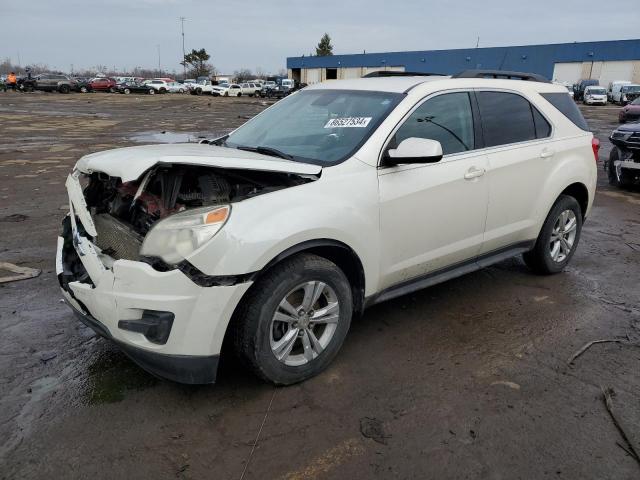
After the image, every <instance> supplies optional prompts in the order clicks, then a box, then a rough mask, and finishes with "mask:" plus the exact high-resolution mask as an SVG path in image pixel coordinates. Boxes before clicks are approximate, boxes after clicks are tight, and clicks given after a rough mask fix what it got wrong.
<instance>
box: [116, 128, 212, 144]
mask: <svg viewBox="0 0 640 480" xmlns="http://www.w3.org/2000/svg"><path fill="white" fill-rule="evenodd" d="M222 135H224V134H221V133H193V132H170V131H168V130H161V131H157V130H156V131H150V132H140V133H135V134H133V135H131V136H130V137H129V139H130V140H133V141H134V142H140V143H198V142H199V141H200V140H205V139H212V138H218V137H221V136H222Z"/></svg>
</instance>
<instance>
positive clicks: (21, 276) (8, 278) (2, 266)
mask: <svg viewBox="0 0 640 480" xmlns="http://www.w3.org/2000/svg"><path fill="white" fill-rule="evenodd" d="M3 270H5V271H8V272H12V273H15V275H5V276H3V277H0V283H9V282H17V281H18V280H26V279H27V278H34V277H37V276H38V275H40V273H41V272H42V270H38V269H37V268H29V267H19V266H18V265H14V264H13V263H8V262H0V272H1V271H3Z"/></svg>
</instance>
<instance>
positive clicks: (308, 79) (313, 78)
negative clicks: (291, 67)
mask: <svg viewBox="0 0 640 480" xmlns="http://www.w3.org/2000/svg"><path fill="white" fill-rule="evenodd" d="M304 73H305V75H304V77H303V79H302V81H303V82H304V83H306V84H308V85H312V84H314V83H318V82H319V81H320V69H319V68H308V69H306V70H304Z"/></svg>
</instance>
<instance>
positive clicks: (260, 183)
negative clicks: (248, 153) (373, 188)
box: [84, 165, 316, 260]
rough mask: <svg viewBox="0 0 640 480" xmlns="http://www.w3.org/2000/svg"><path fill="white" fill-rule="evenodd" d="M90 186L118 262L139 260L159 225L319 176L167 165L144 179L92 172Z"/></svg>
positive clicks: (108, 250) (103, 239) (101, 237)
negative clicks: (199, 209)
mask: <svg viewBox="0 0 640 480" xmlns="http://www.w3.org/2000/svg"><path fill="white" fill-rule="evenodd" d="M88 178H89V181H88V184H87V185H86V187H85V188H84V196H85V200H86V202H87V206H88V207H89V210H90V212H91V216H92V217H93V219H94V222H95V225H96V230H97V232H98V237H97V239H96V244H97V245H98V246H99V247H100V248H101V249H102V251H103V253H105V254H107V255H110V256H111V257H113V258H115V259H119V258H126V259H130V260H137V259H138V256H139V250H140V246H141V245H142V241H143V239H144V236H145V235H146V234H147V233H148V232H149V230H150V229H151V228H152V227H153V225H154V224H155V223H156V222H158V221H159V220H162V219H163V218H165V217H168V216H169V215H172V214H175V213H178V212H182V211H184V210H188V209H192V208H197V207H202V206H215V205H223V204H229V203H234V202H239V201H242V200H245V199H248V198H252V197H255V196H258V195H262V194H265V193H269V192H273V191H276V190H280V189H283V188H288V187H293V186H296V185H300V184H303V183H307V182H309V181H313V180H314V179H315V178H316V177H315V176H305V175H298V174H291V173H283V172H266V171H255V170H240V169H238V170H235V169H220V168H214V167H202V166H192V165H162V166H156V167H154V168H152V169H150V170H149V171H147V172H146V173H145V174H144V175H143V176H142V178H141V179H140V180H137V181H133V182H125V183H123V182H122V181H121V180H120V179H119V178H115V177H110V176H108V175H106V174H103V173H92V174H91V175H90V176H89V177H88Z"/></svg>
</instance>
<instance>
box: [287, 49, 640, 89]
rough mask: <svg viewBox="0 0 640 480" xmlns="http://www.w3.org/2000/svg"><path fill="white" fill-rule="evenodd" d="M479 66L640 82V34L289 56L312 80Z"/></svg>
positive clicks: (292, 71)
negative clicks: (631, 37) (609, 38)
mask: <svg viewBox="0 0 640 480" xmlns="http://www.w3.org/2000/svg"><path fill="white" fill-rule="evenodd" d="M475 68H483V69H492V70H516V71H525V72H533V73H538V74H541V75H544V76H545V77H547V78H549V79H552V80H554V81H558V82H563V83H575V82H577V81H578V80H580V79H583V78H592V79H598V80H600V85H608V84H609V82H611V81H615V80H630V81H633V82H638V83H640V39H634V40H612V41H602V42H574V43H556V44H548V45H522V46H514V47H491V48H462V49H453V50H425V51H415V52H386V53H361V54H352V55H333V56H329V57H316V56H311V57H306V56H302V57H289V58H287V70H288V72H289V77H290V78H294V79H296V80H298V81H300V82H303V83H308V84H312V83H317V82H322V81H325V80H335V79H347V78H359V77H361V76H362V75H365V74H367V73H370V72H373V71H379V70H395V71H410V72H430V73H440V74H445V75H450V74H453V73H457V72H460V71H463V70H468V69H475Z"/></svg>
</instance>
